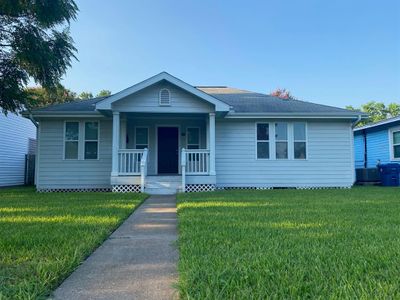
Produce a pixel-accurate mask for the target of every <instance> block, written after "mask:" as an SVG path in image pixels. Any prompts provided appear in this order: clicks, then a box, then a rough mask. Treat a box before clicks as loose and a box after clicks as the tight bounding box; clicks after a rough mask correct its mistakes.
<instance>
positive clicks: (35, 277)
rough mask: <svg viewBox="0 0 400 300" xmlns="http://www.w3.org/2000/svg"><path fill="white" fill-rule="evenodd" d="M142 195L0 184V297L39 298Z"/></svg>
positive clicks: (67, 272)
mask: <svg viewBox="0 0 400 300" xmlns="http://www.w3.org/2000/svg"><path fill="white" fill-rule="evenodd" d="M144 198H145V196H144V195H143V194H113V193H60V194H56V193H50V194H39V193H36V192H35V191H34V190H33V189H32V188H13V189H0V299H37V298H45V297H46V296H47V295H49V293H50V292H51V291H52V290H53V289H54V288H56V287H57V286H58V285H59V284H60V283H61V282H62V280H63V279H65V278H66V277H67V276H68V275H69V274H70V273H71V272H72V271H73V270H74V269H75V268H76V267H77V266H78V265H79V263H80V262H82V261H83V260H84V259H85V258H86V257H87V256H88V255H89V254H90V253H91V252H92V251H93V250H94V249H95V248H96V247H98V246H99V245H100V244H101V243H102V242H103V241H104V239H106V238H107V237H108V236H109V235H110V233H111V232H112V231H113V230H115V229H116V228H117V227H118V226H119V225H120V224H121V222H122V221H123V220H124V219H126V218H127V217H128V216H129V215H130V214H131V213H132V211H133V210H134V208H135V207H136V206H138V205H139V204H140V203H141V202H142V201H143V199H144Z"/></svg>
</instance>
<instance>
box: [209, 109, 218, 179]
mask: <svg viewBox="0 0 400 300" xmlns="http://www.w3.org/2000/svg"><path fill="white" fill-rule="evenodd" d="M208 126H209V136H210V143H209V145H210V175H215V174H216V173H215V113H210V115H209V123H208Z"/></svg>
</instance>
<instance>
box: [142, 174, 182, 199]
mask: <svg viewBox="0 0 400 300" xmlns="http://www.w3.org/2000/svg"><path fill="white" fill-rule="evenodd" d="M181 186H182V177H181V176H176V175H171V176H147V177H146V183H145V186H144V191H145V193H147V194H150V195H172V194H176V193H177V192H179V191H180V190H181Z"/></svg>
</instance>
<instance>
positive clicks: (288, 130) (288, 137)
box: [273, 121, 294, 160]
mask: <svg viewBox="0 0 400 300" xmlns="http://www.w3.org/2000/svg"><path fill="white" fill-rule="evenodd" d="M278 123H285V124H286V140H278V139H276V133H275V134H274V137H273V138H274V145H275V159H276V160H292V158H293V156H294V155H292V153H293V151H291V146H290V145H291V144H292V143H290V142H289V140H290V134H289V133H290V132H293V130H290V129H291V128H290V127H292V126H291V123H290V122H281V121H277V122H274V123H273V124H274V126H273V127H274V130H275V128H276V124H278ZM282 142H283V143H284V142H286V143H287V157H286V158H277V157H276V143H282Z"/></svg>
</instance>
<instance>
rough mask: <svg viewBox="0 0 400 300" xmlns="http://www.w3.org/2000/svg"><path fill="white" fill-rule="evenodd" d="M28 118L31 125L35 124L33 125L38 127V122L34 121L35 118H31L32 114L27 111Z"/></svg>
mask: <svg viewBox="0 0 400 300" xmlns="http://www.w3.org/2000/svg"><path fill="white" fill-rule="evenodd" d="M29 120H31V121H32V123H33V125H35V126H36V128H38V127H39V124H38V122H36V121H35V119H34V118H33V115H32V113H29Z"/></svg>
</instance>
